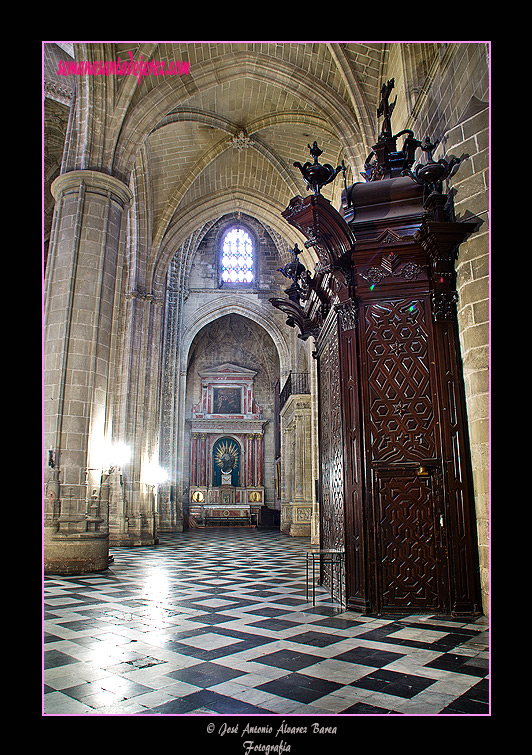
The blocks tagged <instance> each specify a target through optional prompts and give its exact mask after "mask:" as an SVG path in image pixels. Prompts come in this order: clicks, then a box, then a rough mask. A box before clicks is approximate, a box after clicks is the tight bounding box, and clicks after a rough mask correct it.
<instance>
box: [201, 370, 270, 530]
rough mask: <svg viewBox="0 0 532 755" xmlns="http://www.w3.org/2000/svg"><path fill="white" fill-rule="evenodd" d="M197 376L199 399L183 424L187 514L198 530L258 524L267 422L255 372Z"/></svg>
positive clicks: (236, 371)
mask: <svg viewBox="0 0 532 755" xmlns="http://www.w3.org/2000/svg"><path fill="white" fill-rule="evenodd" d="M199 375H200V378H201V396H200V400H199V402H198V403H197V404H196V405H195V406H193V408H192V416H191V419H190V420H189V422H188V424H189V427H190V462H189V463H190V486H189V496H190V497H189V513H190V515H191V516H192V517H193V518H194V520H195V521H196V522H197V523H198V524H199V525H200V526H209V525H213V524H216V525H220V524H224V523H225V524H229V523H230V524H235V525H238V526H243V525H247V526H253V525H256V524H259V523H260V516H261V509H262V507H263V506H264V505H265V500H264V483H263V477H264V430H265V426H266V425H267V424H268V421H267V420H265V419H264V417H263V414H262V409H261V407H260V406H258V405H257V404H256V402H255V397H254V378H255V375H256V372H255V371H253V370H248V369H245V368H243V367H239V366H237V365H233V364H223V365H220V366H219V367H215V368H211V369H207V370H204V371H202V372H201V373H199ZM226 512H227V513H226Z"/></svg>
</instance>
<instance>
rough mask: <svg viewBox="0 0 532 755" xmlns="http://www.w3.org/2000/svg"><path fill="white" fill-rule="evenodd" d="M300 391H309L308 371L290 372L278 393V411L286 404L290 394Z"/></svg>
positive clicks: (300, 392) (299, 392)
mask: <svg viewBox="0 0 532 755" xmlns="http://www.w3.org/2000/svg"><path fill="white" fill-rule="evenodd" d="M302 393H310V380H309V374H308V372H291V373H290V374H289V375H288V377H287V379H286V383H285V384H284V386H283V389H282V391H281V392H280V394H279V411H280V410H281V409H282V408H283V406H284V405H285V404H286V402H287V401H288V398H289V397H290V396H293V395H297V394H302Z"/></svg>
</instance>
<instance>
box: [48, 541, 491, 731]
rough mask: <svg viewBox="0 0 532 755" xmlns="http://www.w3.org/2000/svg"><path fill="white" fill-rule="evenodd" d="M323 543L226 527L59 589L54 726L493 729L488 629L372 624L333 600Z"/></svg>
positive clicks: (51, 679)
mask: <svg viewBox="0 0 532 755" xmlns="http://www.w3.org/2000/svg"><path fill="white" fill-rule="evenodd" d="M309 548H310V542H309V540H308V538H290V537H288V536H286V535H283V534H281V533H279V532H276V531H274V530H256V529H239V528H220V529H214V528H213V529H205V530H192V531H189V532H185V533H179V534H175V535H162V536H161V542H160V544H159V545H158V546H155V547H151V548H138V549H127V548H115V549H113V550H112V551H111V553H112V555H113V556H114V563H112V564H111V567H110V569H109V570H108V571H107V572H105V573H101V574H89V575H82V576H72V577H61V576H47V577H46V578H45V584H44V631H45V633H44V652H43V657H44V671H43V679H44V695H43V701H44V702H43V712H44V713H45V714H49V715H84V714H88V715H136V714H140V715H188V714H204V715H240V716H241V715H248V716H255V715H257V716H259V715H268V716H274V715H319V716H328V717H329V716H336V715H337V714H342V715H357V714H358V715H362V714H365V715H371V714H373V715H390V714H391V715H394V714H398V715H438V714H442V715H460V714H462V715H463V714H465V715H478V714H480V715H482V714H488V713H489V706H488V686H489V682H488V624H487V621H486V619H485V618H480V619H477V620H475V621H471V622H468V621H466V620H456V619H451V618H450V617H442V616H432V615H414V614H412V615H409V616H403V617H401V618H397V617H395V618H394V617H385V616H379V617H370V616H362V615H361V614H358V613H354V612H352V611H346V610H345V609H344V608H343V607H342V606H340V605H339V604H338V603H334V602H331V600H330V595H329V594H328V593H327V591H326V590H324V589H323V588H321V587H318V588H317V592H316V605H315V606H313V605H312V601H311V600H310V601H309V600H307V597H306V585H305V552H306V551H307V550H308V549H309Z"/></svg>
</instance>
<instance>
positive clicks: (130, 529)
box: [109, 514, 159, 548]
mask: <svg viewBox="0 0 532 755" xmlns="http://www.w3.org/2000/svg"><path fill="white" fill-rule="evenodd" d="M120 525H121V526H120V527H119V528H117V529H114V530H113V529H112V528H110V530H109V545H110V546H113V547H114V548H138V547H142V546H145V545H157V543H158V542H159V538H158V536H157V527H156V523H155V517H154V515H153V514H151V515H142V514H141V515H140V516H129V517H127V519H124V520H123V521H122V522H121V523H120Z"/></svg>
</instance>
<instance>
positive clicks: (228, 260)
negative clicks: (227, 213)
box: [220, 227, 255, 283]
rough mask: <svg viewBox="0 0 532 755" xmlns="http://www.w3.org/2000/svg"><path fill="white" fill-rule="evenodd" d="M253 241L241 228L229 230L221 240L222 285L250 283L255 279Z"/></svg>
mask: <svg viewBox="0 0 532 755" xmlns="http://www.w3.org/2000/svg"><path fill="white" fill-rule="evenodd" d="M253 252H254V250H253V240H252V238H251V236H250V234H249V233H248V232H247V231H246V230H245V228H241V227H232V228H230V229H229V230H228V231H227V232H226V233H225V234H224V236H223V238H222V248H221V258H220V269H221V278H222V281H223V282H224V283H251V282H252V281H253V278H254V277H255V270H254V253H253Z"/></svg>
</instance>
